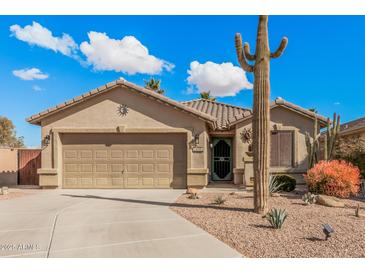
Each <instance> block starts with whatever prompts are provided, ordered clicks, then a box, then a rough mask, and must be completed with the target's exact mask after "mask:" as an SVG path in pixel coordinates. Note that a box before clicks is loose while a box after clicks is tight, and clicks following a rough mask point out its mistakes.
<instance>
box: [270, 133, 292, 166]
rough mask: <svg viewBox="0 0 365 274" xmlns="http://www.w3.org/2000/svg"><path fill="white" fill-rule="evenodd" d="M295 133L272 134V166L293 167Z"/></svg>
mask: <svg viewBox="0 0 365 274" xmlns="http://www.w3.org/2000/svg"><path fill="white" fill-rule="evenodd" d="M293 146H294V141H293V131H272V132H271V159H270V160H271V163H270V164H271V166H272V167H292V166H293V152H294V148H293Z"/></svg>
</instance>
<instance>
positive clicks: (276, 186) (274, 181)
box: [269, 175, 284, 194]
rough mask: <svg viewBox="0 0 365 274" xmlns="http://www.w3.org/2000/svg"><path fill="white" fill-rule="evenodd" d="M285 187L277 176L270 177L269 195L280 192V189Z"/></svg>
mask: <svg viewBox="0 0 365 274" xmlns="http://www.w3.org/2000/svg"><path fill="white" fill-rule="evenodd" d="M283 185H284V183H281V182H280V181H279V180H278V177H277V176H273V175H270V179H269V193H270V194H272V193H275V192H279V190H280V188H281V187H282V186H283Z"/></svg>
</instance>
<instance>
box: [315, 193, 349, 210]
mask: <svg viewBox="0 0 365 274" xmlns="http://www.w3.org/2000/svg"><path fill="white" fill-rule="evenodd" d="M316 202H317V204H319V205H323V206H328V207H345V203H344V202H342V201H341V200H340V199H338V198H335V197H331V196H327V195H318V196H317V201H316Z"/></svg>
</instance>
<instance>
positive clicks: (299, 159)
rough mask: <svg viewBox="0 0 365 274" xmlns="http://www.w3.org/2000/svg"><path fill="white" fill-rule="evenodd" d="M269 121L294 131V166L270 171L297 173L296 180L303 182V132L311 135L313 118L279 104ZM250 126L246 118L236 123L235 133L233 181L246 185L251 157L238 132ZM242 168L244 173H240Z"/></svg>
mask: <svg viewBox="0 0 365 274" xmlns="http://www.w3.org/2000/svg"><path fill="white" fill-rule="evenodd" d="M271 122H272V127H273V126H276V128H277V129H278V130H293V131H294V155H293V156H294V166H293V167H292V168H272V169H271V172H272V173H287V174H298V175H295V177H296V178H297V182H298V183H301V182H303V181H302V180H301V178H302V175H301V174H302V173H304V172H305V171H306V169H307V148H306V144H305V132H308V133H310V134H311V136H313V126H314V120H312V119H310V118H307V117H305V116H303V115H301V114H299V113H296V112H293V111H291V110H288V109H286V108H284V107H280V106H279V107H276V108H273V109H272V110H271ZM251 126H252V125H251V120H246V121H243V122H242V123H239V124H237V125H236V135H235V146H236V153H235V157H234V161H235V167H236V170H237V171H236V173H235V182H236V183H241V182H242V183H244V184H246V185H250V181H251V180H250V179H251V178H252V177H253V167H252V157H251V156H249V155H247V151H248V144H247V143H246V144H245V143H243V142H242V141H241V135H240V134H241V132H242V131H243V129H244V128H251ZM243 170H244V173H242V172H243ZM241 174H242V175H241Z"/></svg>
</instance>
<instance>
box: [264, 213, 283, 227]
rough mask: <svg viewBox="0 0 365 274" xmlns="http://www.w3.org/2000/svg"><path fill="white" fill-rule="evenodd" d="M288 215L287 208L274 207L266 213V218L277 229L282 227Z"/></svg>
mask: <svg viewBox="0 0 365 274" xmlns="http://www.w3.org/2000/svg"><path fill="white" fill-rule="evenodd" d="M287 217H288V214H287V213H286V212H285V209H276V208H272V209H271V211H270V212H268V213H267V214H266V215H265V218H266V220H268V221H269V223H270V224H271V226H272V227H273V228H275V229H280V228H281V227H282V226H283V224H284V222H285V220H286V218H287Z"/></svg>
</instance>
